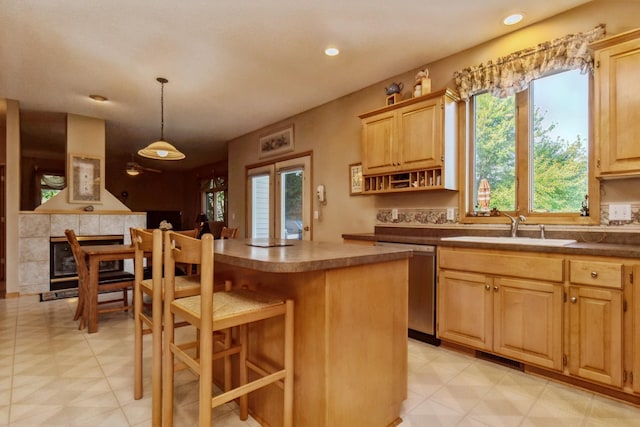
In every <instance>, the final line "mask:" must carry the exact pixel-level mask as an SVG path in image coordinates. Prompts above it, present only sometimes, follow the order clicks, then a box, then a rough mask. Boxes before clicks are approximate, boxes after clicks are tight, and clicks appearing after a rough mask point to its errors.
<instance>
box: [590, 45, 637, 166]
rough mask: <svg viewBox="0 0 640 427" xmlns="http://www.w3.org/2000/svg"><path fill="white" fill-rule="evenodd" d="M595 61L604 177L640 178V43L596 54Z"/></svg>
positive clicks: (597, 111) (598, 141)
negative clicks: (635, 176) (624, 176)
mask: <svg viewBox="0 0 640 427" xmlns="http://www.w3.org/2000/svg"><path fill="white" fill-rule="evenodd" d="M595 60H596V65H598V64H599V67H598V68H597V74H596V82H595V84H596V99H595V117H596V120H598V127H597V128H596V142H597V144H598V146H599V147H598V149H599V154H600V159H599V166H600V168H599V172H600V175H602V176H607V175H611V176H615V175H626V174H632V175H637V174H640V144H638V141H639V140H640V108H638V105H639V104H640V85H638V73H639V72H640V40H638V39H636V40H631V41H627V42H624V43H620V44H618V45H615V46H612V47H609V48H607V49H603V50H602V51H599V52H596V57H595Z"/></svg>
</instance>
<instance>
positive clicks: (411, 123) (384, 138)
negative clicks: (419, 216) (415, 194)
mask: <svg viewBox="0 0 640 427" xmlns="http://www.w3.org/2000/svg"><path fill="white" fill-rule="evenodd" d="M458 100H459V99H458V96H457V95H456V93H455V92H453V91H452V90H450V89H446V90H442V91H439V92H434V93H431V94H428V95H424V96H421V97H417V98H412V99H409V100H406V101H402V102H400V103H397V104H394V105H391V106H387V107H384V108H381V109H378V110H375V111H371V112H368V113H365V114H362V115H361V116H360V118H361V120H362V172H363V175H364V186H365V187H364V192H365V193H374V192H393V191H416V190H427V189H441V188H447V189H456V187H457V183H456V173H455V171H456V160H457V101H458ZM412 173H413V174H412Z"/></svg>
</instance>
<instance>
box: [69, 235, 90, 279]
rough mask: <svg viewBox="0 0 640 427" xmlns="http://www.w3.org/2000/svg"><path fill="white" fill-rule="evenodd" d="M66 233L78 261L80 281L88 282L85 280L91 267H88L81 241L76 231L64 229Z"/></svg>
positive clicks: (75, 259) (77, 267) (74, 256)
mask: <svg viewBox="0 0 640 427" xmlns="http://www.w3.org/2000/svg"><path fill="white" fill-rule="evenodd" d="M64 235H65V236H66V237H67V242H69V247H71V253H72V254H73V259H74V261H75V262H76V270H77V271H78V281H79V282H82V283H86V282H85V281H86V280H88V278H89V267H87V262H86V260H85V258H84V255H83V254H82V248H80V242H78V238H77V237H76V233H75V231H73V230H71V229H68V230H64Z"/></svg>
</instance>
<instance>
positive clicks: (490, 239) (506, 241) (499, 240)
mask: <svg viewBox="0 0 640 427" xmlns="http://www.w3.org/2000/svg"><path fill="white" fill-rule="evenodd" d="M440 240H445V241H450V242H472V243H474V242H475V243H496V244H503V245H532V246H567V245H571V244H572V243H576V241H575V240H572V239H540V238H536V237H496V236H455V237H443V238H441V239H440Z"/></svg>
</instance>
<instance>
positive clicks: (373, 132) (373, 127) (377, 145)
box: [362, 111, 398, 175]
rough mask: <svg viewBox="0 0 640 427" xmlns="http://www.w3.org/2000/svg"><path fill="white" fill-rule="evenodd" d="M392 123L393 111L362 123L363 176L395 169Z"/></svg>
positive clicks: (395, 156)
mask: <svg viewBox="0 0 640 427" xmlns="http://www.w3.org/2000/svg"><path fill="white" fill-rule="evenodd" d="M393 123H394V113H393V111H392V112H387V113H381V114H378V115H376V116H373V117H369V118H367V119H365V120H363V121H362V171H363V173H364V174H365V175H366V174H375V173H381V172H389V171H393V170H394V169H395V168H396V167H397V163H398V160H397V153H396V151H395V150H396V147H395V146H394V135H393V132H394V124H393Z"/></svg>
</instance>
